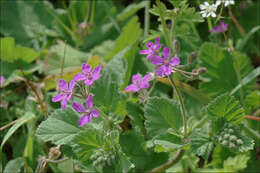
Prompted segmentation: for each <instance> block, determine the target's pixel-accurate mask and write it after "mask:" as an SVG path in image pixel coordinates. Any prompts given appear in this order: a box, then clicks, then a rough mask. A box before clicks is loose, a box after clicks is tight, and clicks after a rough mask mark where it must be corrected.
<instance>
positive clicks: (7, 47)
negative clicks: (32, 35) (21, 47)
mask: <svg viewBox="0 0 260 173" xmlns="http://www.w3.org/2000/svg"><path fill="white" fill-rule="evenodd" d="M0 47H1V49H0V52H1V56H0V57H1V59H2V60H5V61H7V62H13V60H14V59H15V58H16V56H15V54H14V53H15V42H14V39H13V38H12V37H6V38H0Z"/></svg>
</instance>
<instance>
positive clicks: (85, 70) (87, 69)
mask: <svg viewBox="0 0 260 173" xmlns="http://www.w3.org/2000/svg"><path fill="white" fill-rule="evenodd" d="M90 71H91V67H90V66H89V65H88V64H87V63H83V64H82V72H83V73H84V74H88V73H90Z"/></svg>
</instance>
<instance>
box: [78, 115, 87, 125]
mask: <svg viewBox="0 0 260 173" xmlns="http://www.w3.org/2000/svg"><path fill="white" fill-rule="evenodd" d="M87 122H88V116H86V115H83V116H81V117H80V118H79V121H78V125H79V126H80V127H82V126H84V124H87Z"/></svg>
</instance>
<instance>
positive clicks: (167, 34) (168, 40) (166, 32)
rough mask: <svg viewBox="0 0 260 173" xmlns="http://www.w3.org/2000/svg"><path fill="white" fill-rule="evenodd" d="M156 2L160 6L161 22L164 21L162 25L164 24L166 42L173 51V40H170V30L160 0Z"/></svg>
mask: <svg viewBox="0 0 260 173" xmlns="http://www.w3.org/2000/svg"><path fill="white" fill-rule="evenodd" d="M156 4H157V6H158V8H159V13H160V18H161V22H162V26H163V32H164V37H165V40H166V43H167V45H168V46H169V48H170V50H171V52H172V53H173V47H172V44H171V41H170V37H169V32H168V29H167V25H166V21H165V19H164V15H163V11H162V7H161V2H160V0H156Z"/></svg>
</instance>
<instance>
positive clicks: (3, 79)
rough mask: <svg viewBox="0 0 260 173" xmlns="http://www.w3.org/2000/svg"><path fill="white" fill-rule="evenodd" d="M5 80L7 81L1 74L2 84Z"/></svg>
mask: <svg viewBox="0 0 260 173" xmlns="http://www.w3.org/2000/svg"><path fill="white" fill-rule="evenodd" d="M4 81H5V78H4V76H1V77H0V84H2V83H4Z"/></svg>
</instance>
